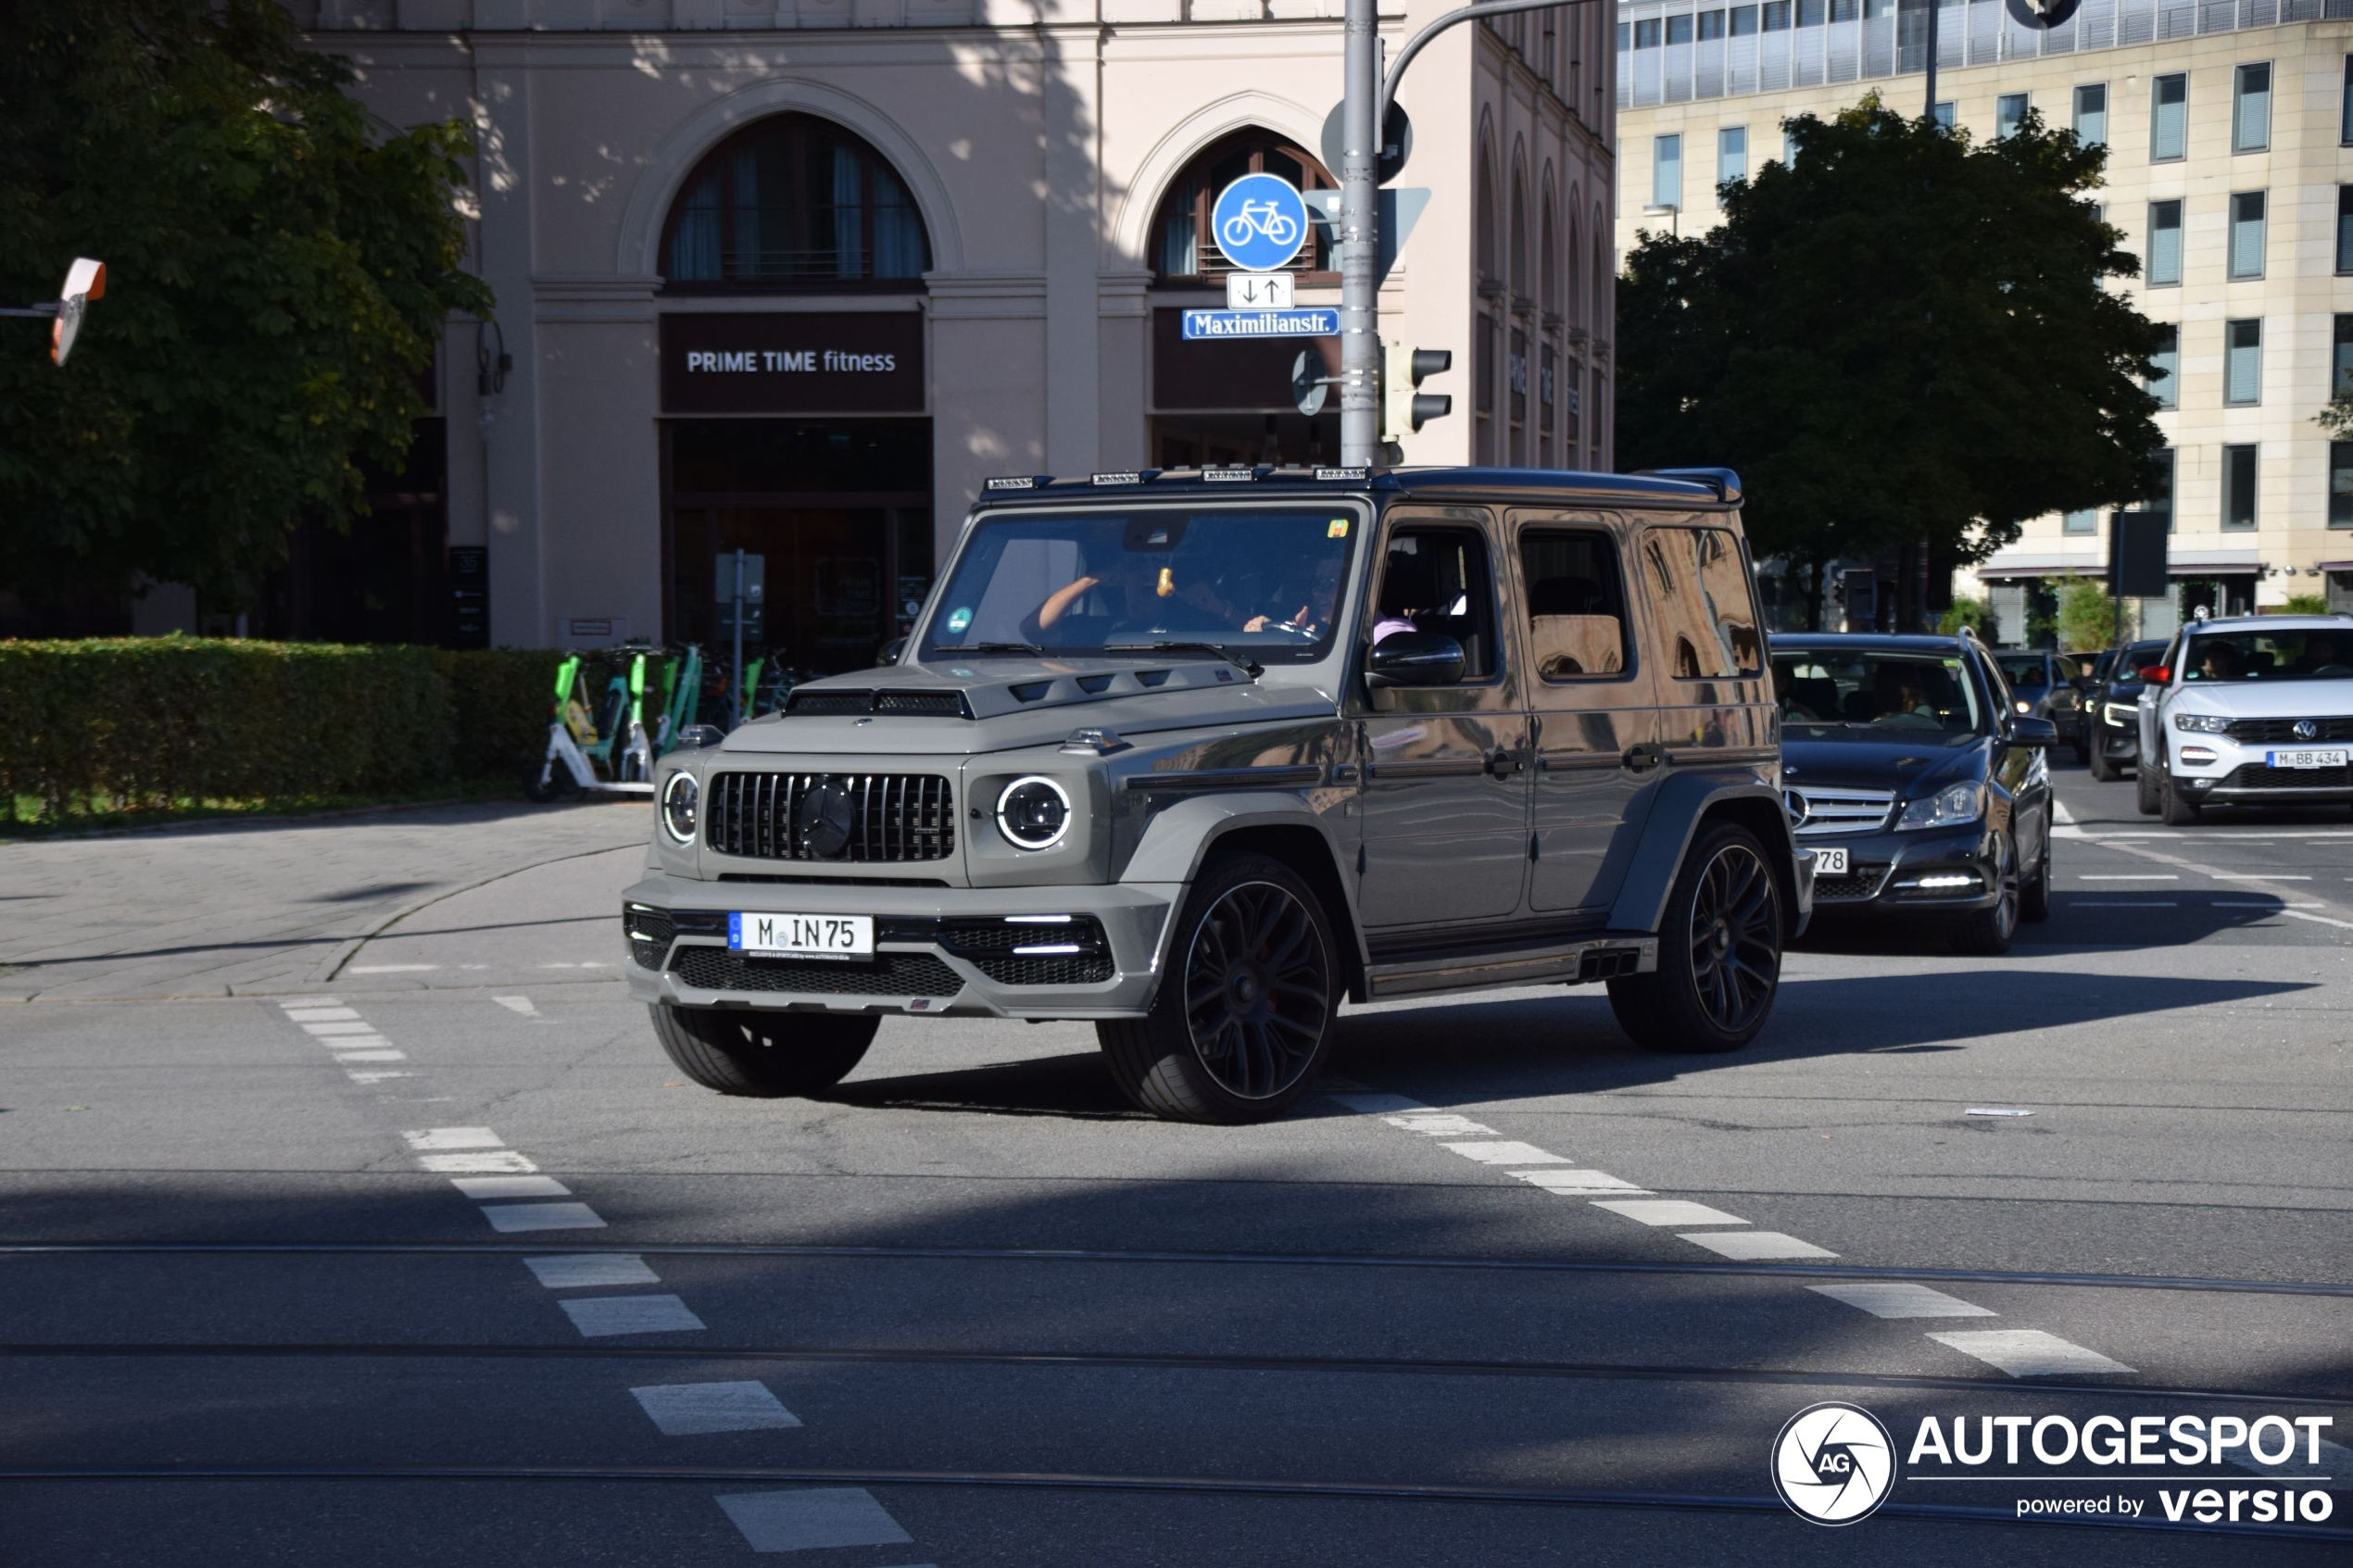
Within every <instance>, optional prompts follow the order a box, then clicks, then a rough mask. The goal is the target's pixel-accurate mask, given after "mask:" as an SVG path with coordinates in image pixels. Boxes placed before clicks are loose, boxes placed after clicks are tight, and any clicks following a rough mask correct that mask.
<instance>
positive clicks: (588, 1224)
mask: <svg viewBox="0 0 2353 1568" xmlns="http://www.w3.org/2000/svg"><path fill="white" fill-rule="evenodd" d="M482 1217H483V1218H484V1219H485V1220H488V1221H489V1222H490V1228H491V1229H492V1230H495V1231H503V1232H508V1233H510V1234H511V1233H512V1232H515V1231H600V1230H603V1229H604V1228H605V1222H604V1220H603V1218H602V1217H601V1216H599V1215H598V1212H597V1211H596V1210H594V1209H591V1208H589V1207H588V1205H586V1204H585V1203H485V1204H484V1205H483V1208H482Z"/></svg>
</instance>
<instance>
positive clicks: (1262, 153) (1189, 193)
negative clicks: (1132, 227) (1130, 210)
mask: <svg viewBox="0 0 2353 1568" xmlns="http://www.w3.org/2000/svg"><path fill="white" fill-rule="evenodd" d="M1245 174H1278V175H1280V176H1281V177H1282V178H1284V179H1286V180H1288V181H1290V182H1291V183H1292V184H1293V185H1296V186H1298V187H1299V188H1300V189H1301V190H1302V191H1336V190H1338V189H1340V182H1339V181H1337V180H1335V179H1333V178H1332V177H1331V173H1330V171H1329V170H1327V169H1325V167H1324V166H1323V165H1322V164H1321V163H1318V162H1317V161H1316V160H1315V157H1314V155H1312V154H1310V153H1308V152H1307V151H1306V150H1305V149H1303V148H1302V147H1300V146H1298V145H1297V144H1293V143H1290V142H1286V141H1284V140H1283V139H1282V138H1281V137H1279V136H1277V135H1275V134H1274V133H1273V132H1267V131H1238V132H1235V133H1234V134H1232V135H1230V136H1227V137H1224V138H1222V139H1221V140H1219V141H1216V142H1214V143H1212V144H1210V145H1209V146H1207V147H1205V148H1203V149H1202V152H1201V153H1200V154H1199V155H1198V156H1197V157H1194V159H1193V161H1192V162H1190V163H1189V164H1187V165H1186V166H1185V167H1184V169H1182V170H1181V171H1180V172H1179V173H1178V174H1177V176H1176V179H1175V180H1174V181H1173V182H1170V184H1169V187H1168V194H1167V196H1166V197H1165V198H1164V200H1163V201H1162V202H1161V206H1160V217H1159V219H1158V220H1156V221H1155V222H1154V223H1153V224H1152V257H1151V259H1152V269H1153V270H1154V271H1156V272H1158V273H1159V274H1160V275H1161V276H1162V277H1163V278H1167V279H1189V278H1201V279H1214V278H1221V277H1224V276H1225V275H1226V274H1227V273H1228V272H1230V271H1232V270H1233V268H1232V267H1230V266H1228V265H1227V261H1226V257H1224V256H1223V255H1222V254H1221V253H1220V252H1219V251H1218V249H1217V243H1216V241H1214V240H1213V239H1212V238H1210V233H1209V209H1210V208H1211V207H1214V206H1215V205H1216V202H1217V194H1218V193H1219V192H1220V191H1223V190H1224V189H1225V188H1226V187H1227V186H1228V185H1230V184H1232V183H1233V182H1235V181H1237V180H1239V179H1240V178H1241V177H1242V176H1243V175H1245ZM1312 205H1313V204H1311V210H1312ZM1307 228H1308V234H1307V240H1306V243H1305V244H1303V245H1301V246H1300V247H1299V254H1298V255H1297V256H1295V257H1292V258H1291V259H1290V263H1289V264H1288V265H1286V266H1285V267H1284V268H1283V270H1284V271H1286V272H1328V271H1330V270H1332V263H1331V241H1330V239H1329V237H1328V235H1327V233H1326V232H1325V229H1324V227H1323V226H1322V225H1321V224H1316V223H1310V224H1309V225H1308V226H1307Z"/></svg>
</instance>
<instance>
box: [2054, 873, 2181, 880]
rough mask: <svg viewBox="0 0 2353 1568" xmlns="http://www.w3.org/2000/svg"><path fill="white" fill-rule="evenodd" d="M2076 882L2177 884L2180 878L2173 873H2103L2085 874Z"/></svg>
mask: <svg viewBox="0 0 2353 1568" xmlns="http://www.w3.org/2000/svg"><path fill="white" fill-rule="evenodd" d="M2077 880H2078V881H2082V882H2179V881H2181V880H2182V878H2181V875H2180V873H2178V872H2117V873H2115V874H2114V875H2110V874H2108V872H2099V873H2097V874H2094V873H2092V872H2085V873H2083V874H2082V876H2081V877H2079V878H2078V879H2077Z"/></svg>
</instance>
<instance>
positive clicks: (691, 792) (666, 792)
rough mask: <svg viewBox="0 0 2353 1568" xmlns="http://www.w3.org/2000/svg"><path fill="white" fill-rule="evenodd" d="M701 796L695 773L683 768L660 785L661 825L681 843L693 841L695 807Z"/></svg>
mask: <svg viewBox="0 0 2353 1568" xmlns="http://www.w3.org/2000/svg"><path fill="white" fill-rule="evenodd" d="M701 798H702V790H701V789H700V787H699V786H698V785H697V784H696V783H695V775H694V774H692V773H689V772H686V771H685V770H683V769H682V770H680V771H677V772H675V773H673V774H671V775H670V782H669V783H668V784H664V785H662V786H661V825H662V827H663V828H664V829H665V830H666V831H668V833H669V834H670V836H671V837H673V838H674V839H676V840H677V841H678V842H679V843H681V844H692V843H693V842H694V841H695V807H696V805H697V803H698V801H700V799H701Z"/></svg>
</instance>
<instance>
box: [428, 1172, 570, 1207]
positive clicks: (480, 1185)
mask: <svg viewBox="0 0 2353 1568" xmlns="http://www.w3.org/2000/svg"><path fill="white" fill-rule="evenodd" d="M449 1185H451V1186H454V1187H456V1188H457V1189H458V1190H459V1192H461V1193H463V1194H465V1195H466V1196H467V1197H468V1198H473V1199H474V1200H475V1201H476V1202H480V1201H482V1200H483V1199H485V1198H570V1197H571V1196H572V1188H570V1187H568V1186H566V1185H563V1183H561V1182H560V1181H558V1180H556V1178H555V1177H553V1176H452V1177H450V1178H449Z"/></svg>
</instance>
